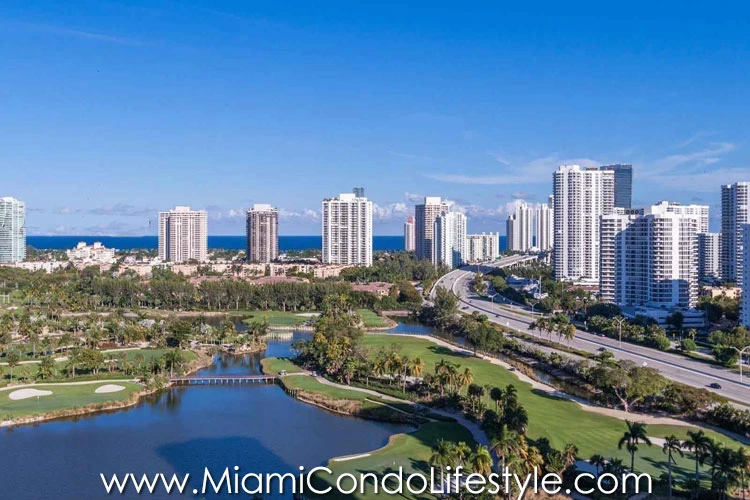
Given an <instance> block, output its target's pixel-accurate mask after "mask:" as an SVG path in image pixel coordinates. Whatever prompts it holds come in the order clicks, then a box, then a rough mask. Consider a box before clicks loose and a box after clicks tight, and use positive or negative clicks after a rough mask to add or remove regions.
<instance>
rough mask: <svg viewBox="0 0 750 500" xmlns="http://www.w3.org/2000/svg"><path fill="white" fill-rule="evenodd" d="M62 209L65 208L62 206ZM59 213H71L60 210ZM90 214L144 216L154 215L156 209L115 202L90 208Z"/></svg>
mask: <svg viewBox="0 0 750 500" xmlns="http://www.w3.org/2000/svg"><path fill="white" fill-rule="evenodd" d="M63 210H66V209H65V208H63ZM61 213H71V212H62V211H61ZM89 213H90V214H92V215H110V216H122V217H145V216H149V215H156V209H155V208H151V207H139V206H135V205H129V204H127V203H115V204H114V205H110V206H105V207H98V208H92V209H90V210H89Z"/></svg>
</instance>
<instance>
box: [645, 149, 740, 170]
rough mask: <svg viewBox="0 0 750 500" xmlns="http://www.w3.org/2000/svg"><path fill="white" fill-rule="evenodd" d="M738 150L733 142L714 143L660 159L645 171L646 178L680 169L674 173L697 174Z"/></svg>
mask: <svg viewBox="0 0 750 500" xmlns="http://www.w3.org/2000/svg"><path fill="white" fill-rule="evenodd" d="M735 149H736V146H735V145H734V144H733V143H731V142H718V143H712V144H709V145H708V146H706V147H704V148H702V149H699V150H696V151H691V152H686V153H678V154H671V155H668V156H665V157H663V158H659V159H657V160H656V161H654V162H651V164H650V165H648V168H645V169H643V173H644V174H645V175H644V177H653V176H659V175H663V174H667V173H670V172H673V171H674V170H675V169H676V168H677V167H680V171H679V172H673V173H676V174H679V175H680V176H681V175H683V174H685V173H689V172H695V171H696V170H699V169H701V168H704V167H706V166H708V165H713V164H714V163H718V162H719V161H721V159H722V157H723V156H724V155H726V154H728V153H730V152H732V151H734V150H735Z"/></svg>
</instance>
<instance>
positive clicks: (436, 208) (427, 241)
mask: <svg viewBox="0 0 750 500" xmlns="http://www.w3.org/2000/svg"><path fill="white" fill-rule="evenodd" d="M447 210H448V203H446V202H445V201H443V200H441V199H440V197H439V196H428V197H426V198H425V199H424V203H422V204H421V205H416V206H415V207H414V233H415V235H414V236H415V246H414V249H415V252H416V254H417V258H418V259H432V253H433V248H432V232H433V230H434V227H435V219H437V218H438V216H439V215H440V214H441V213H443V212H446V211H447Z"/></svg>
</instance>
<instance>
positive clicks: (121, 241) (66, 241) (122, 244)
mask: <svg viewBox="0 0 750 500" xmlns="http://www.w3.org/2000/svg"><path fill="white" fill-rule="evenodd" d="M80 241H84V242H86V244H89V245H90V244H92V243H94V242H96V241H98V242H101V243H102V244H103V245H104V246H106V247H107V248H114V249H117V250H135V249H147V250H155V249H156V248H158V245H159V241H158V237H157V236H85V235H60V236H27V237H26V244H27V245H29V246H31V247H34V248H36V249H38V250H68V249H70V248H73V247H74V246H76V245H77V244H78V242H80ZM322 244H323V243H322V237H321V236H319V235H281V236H279V250H280V251H281V252H288V251H290V250H308V249H318V248H321V246H322ZM208 247H209V248H211V249H218V248H223V249H227V250H243V249H244V248H245V236H244V235H208ZM504 247H505V236H500V248H504ZM372 248H373V250H375V251H398V250H403V249H404V237H403V236H401V235H378V236H373V237H372Z"/></svg>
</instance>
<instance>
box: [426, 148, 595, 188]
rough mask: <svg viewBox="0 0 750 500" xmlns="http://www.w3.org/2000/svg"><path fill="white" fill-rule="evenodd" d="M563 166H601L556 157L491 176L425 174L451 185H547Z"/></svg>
mask: <svg viewBox="0 0 750 500" xmlns="http://www.w3.org/2000/svg"><path fill="white" fill-rule="evenodd" d="M564 164H575V165H581V166H582V167H591V166H596V165H603V163H602V162H599V161H596V160H592V159H590V158H562V157H560V156H558V155H550V156H545V157H543V158H537V159H535V160H532V161H530V162H528V163H525V164H520V165H506V166H505V167H504V168H503V169H502V171H501V173H499V174H493V175H473V176H472V175H464V174H427V175H426V177H428V178H430V179H434V180H436V181H441V182H449V183H453V184H482V185H495V186H499V185H511V184H549V183H551V182H552V172H554V170H555V169H556V168H557V167H558V166H559V165H564Z"/></svg>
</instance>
